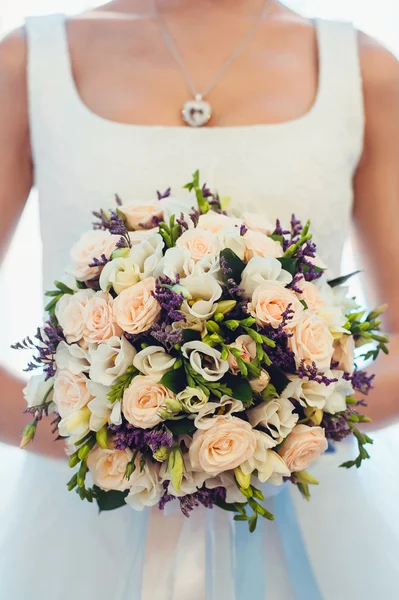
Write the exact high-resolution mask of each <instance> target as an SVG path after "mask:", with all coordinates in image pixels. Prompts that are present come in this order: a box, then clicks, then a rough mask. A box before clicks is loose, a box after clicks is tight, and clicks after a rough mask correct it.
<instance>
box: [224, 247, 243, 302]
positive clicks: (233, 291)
mask: <svg viewBox="0 0 399 600" xmlns="http://www.w3.org/2000/svg"><path fill="white" fill-rule="evenodd" d="M220 268H221V271H222V273H223V275H224V277H225V282H226V286H227V291H228V293H229V294H230V296H232V297H233V296H238V295H240V294H242V292H243V291H244V290H243V289H242V288H240V286H239V285H238V284H237V282H236V281H234V279H233V278H232V277H229V275H230V273H231V272H232V271H231V269H230V267H229V266H228V264H227V260H226V259H225V257H224V256H221V257H220Z"/></svg>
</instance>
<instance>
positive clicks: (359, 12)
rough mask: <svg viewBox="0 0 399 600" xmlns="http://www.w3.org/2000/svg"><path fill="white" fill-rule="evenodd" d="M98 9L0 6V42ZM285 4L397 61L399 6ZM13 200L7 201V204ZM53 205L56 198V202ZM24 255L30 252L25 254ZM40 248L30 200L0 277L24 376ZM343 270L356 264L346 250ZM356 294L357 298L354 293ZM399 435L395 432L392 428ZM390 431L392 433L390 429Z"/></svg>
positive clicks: (14, 365) (306, 0)
mask: <svg viewBox="0 0 399 600" xmlns="http://www.w3.org/2000/svg"><path fill="white" fill-rule="evenodd" d="M98 4H100V2H95V1H94V0H12V1H10V2H7V0H6V2H4V0H3V2H1V6H0V36H2V35H3V34H5V33H7V31H10V30H11V29H13V28H15V27H17V26H19V25H21V24H22V23H23V20H24V17H25V16H26V15H33V14H35V15H38V14H46V13H54V12H64V13H69V14H72V13H75V12H79V11H82V10H85V9H87V8H90V7H93V6H95V5H98ZM287 4H288V5H289V6H290V7H292V8H294V9H296V10H298V11H299V12H302V13H304V14H306V15H309V16H315V15H317V16H321V17H325V18H334V19H337V18H339V19H345V20H351V21H353V22H354V23H355V24H356V26H357V27H358V28H360V29H362V30H364V31H366V32H367V33H369V34H371V35H373V36H374V37H376V38H378V39H379V40H380V41H382V42H383V43H385V44H386V45H387V46H388V47H389V48H390V49H391V51H393V52H394V53H397V54H398V55H399V33H398V32H399V4H398V2H397V0H379V1H378V3H377V2H376V0H290V1H287ZM11 201H12V199H10V202H11ZM54 201H55V202H56V198H55V199H54ZM27 249H28V251H27ZM40 263H41V244H40V233H39V218H38V202H37V198H36V195H35V193H33V194H32V196H31V198H30V200H29V203H28V205H27V208H26V210H25V212H24V215H23V217H22V220H21V222H20V224H19V226H18V229H17V231H16V234H15V236H14V239H13V242H12V244H11V247H10V250H9V253H8V256H7V258H6V261H5V263H4V265H3V267H2V269H1V271H0V289H1V290H2V291H3V293H2V294H1V295H0V331H1V340H0V361H1V362H2V363H3V364H6V365H7V366H8V367H9V368H10V369H12V370H16V371H17V372H19V373H21V374H22V368H23V366H24V365H25V363H26V358H27V357H26V356H25V354H24V353H19V352H13V351H12V350H10V349H9V346H10V344H11V343H12V342H14V341H16V340H19V339H21V338H22V337H24V336H26V335H27V334H28V333H32V332H34V330H35V328H36V326H37V325H38V324H39V323H40V319H41V311H42V291H41V279H40ZM344 263H345V264H344V270H345V271H349V270H353V268H352V267H353V265H354V263H356V261H355V260H354V258H353V254H352V253H351V251H350V248H349V246H348V248H347V249H346V252H345V260H344ZM354 291H355V292H356V293H357V294H359V290H358V289H354ZM26 295H29V298H30V301H29V303H26V302H25V303H24V306H25V307H26V306H28V307H29V308H28V310H26V311H25V312H21V311H20V310H19V308H18V303H17V302H15V299H16V298H18V297H23V296H26ZM394 429H395V430H397V428H394ZM391 431H392V429H391Z"/></svg>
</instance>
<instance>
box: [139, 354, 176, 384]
mask: <svg viewBox="0 0 399 600" xmlns="http://www.w3.org/2000/svg"><path fill="white" fill-rule="evenodd" d="M175 362H176V359H175V358H173V356H170V354H167V352H166V350H165V348H163V347H162V346H147V348H144V350H141V351H140V352H138V353H137V354H136V356H135V357H134V360H133V365H134V366H135V367H136V369H138V370H139V371H140V372H141V373H143V374H144V375H151V376H152V377H153V378H155V379H157V380H158V381H159V380H160V379H161V378H162V377H163V375H165V373H167V372H168V371H170V370H171V369H172V368H173V365H174V364H175Z"/></svg>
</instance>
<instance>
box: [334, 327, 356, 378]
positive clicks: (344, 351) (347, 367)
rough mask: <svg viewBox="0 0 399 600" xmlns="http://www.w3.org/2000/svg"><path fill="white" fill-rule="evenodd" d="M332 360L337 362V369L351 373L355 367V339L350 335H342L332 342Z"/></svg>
mask: <svg viewBox="0 0 399 600" xmlns="http://www.w3.org/2000/svg"><path fill="white" fill-rule="evenodd" d="M332 359H333V362H334V363H338V364H337V367H336V368H337V369H341V370H342V371H346V372H347V373H353V371H354V368H355V340H354V339H353V337H352V336H351V335H343V336H342V337H341V339H340V340H338V341H335V342H334V354H333V358H332Z"/></svg>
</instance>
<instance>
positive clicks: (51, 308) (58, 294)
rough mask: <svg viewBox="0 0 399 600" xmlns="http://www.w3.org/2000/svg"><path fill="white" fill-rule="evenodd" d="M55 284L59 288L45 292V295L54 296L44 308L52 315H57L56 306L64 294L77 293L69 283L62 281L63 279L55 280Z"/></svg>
mask: <svg viewBox="0 0 399 600" xmlns="http://www.w3.org/2000/svg"><path fill="white" fill-rule="evenodd" d="M54 285H55V287H56V288H57V289H56V290H50V291H48V292H46V293H45V296H48V297H50V298H52V299H51V300H50V302H48V304H46V306H45V309H44V310H45V311H47V312H48V313H50V315H51V316H55V308H56V306H57V303H58V301H59V300H61V298H62V297H63V296H65V294H69V295H72V294H75V291H74V290H72V289H71V288H70V287H68V286H67V285H65V283H62V282H61V281H54Z"/></svg>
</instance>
